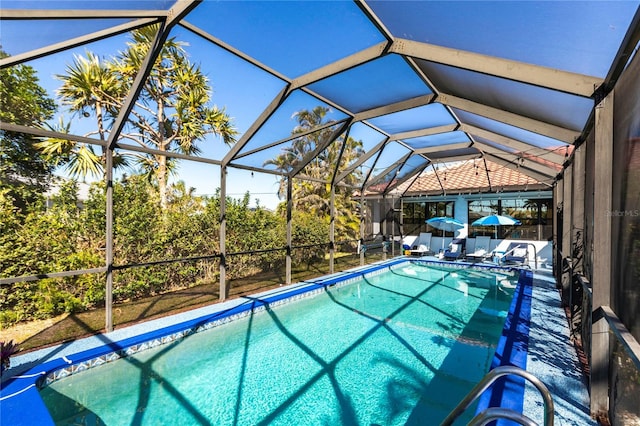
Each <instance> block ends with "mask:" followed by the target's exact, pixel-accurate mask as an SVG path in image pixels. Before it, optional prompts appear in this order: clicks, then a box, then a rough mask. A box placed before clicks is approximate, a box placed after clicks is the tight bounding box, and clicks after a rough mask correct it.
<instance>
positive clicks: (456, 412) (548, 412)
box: [440, 365, 554, 426]
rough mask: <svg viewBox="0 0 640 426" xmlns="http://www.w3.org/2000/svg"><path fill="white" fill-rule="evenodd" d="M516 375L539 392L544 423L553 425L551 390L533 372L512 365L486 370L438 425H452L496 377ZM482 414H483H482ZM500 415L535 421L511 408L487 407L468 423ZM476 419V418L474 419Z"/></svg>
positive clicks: (526, 423) (526, 422) (526, 421)
mask: <svg viewBox="0 0 640 426" xmlns="http://www.w3.org/2000/svg"><path fill="white" fill-rule="evenodd" d="M511 374H513V375H516V376H520V377H523V378H524V379H526V380H528V381H529V382H531V384H533V385H534V386H535V387H536V388H537V389H538V391H539V392H540V394H541V395H542V399H543V400H544V425H545V426H553V412H554V409H553V399H552V398H551V392H549V389H547V387H546V386H545V385H544V383H542V381H540V379H538V378H537V377H536V376H534V375H533V374H531V373H529V372H528V371H525V370H523V369H521V368H518V367H515V366H512V365H503V366H500V367H496V368H494V369H493V370H491V371H490V372H488V373H487V374H486V375H485V376H484V377H483V378H482V380H480V382H478V384H477V385H476V386H475V387H474V388H473V389H471V392H469V394H468V395H467V396H466V397H465V398H464V399H463V400H462V401H460V403H459V404H458V405H457V406H456V408H454V409H453V411H451V413H449V415H448V416H447V418H446V419H444V420H443V422H442V423H441V424H440V426H448V425H452V424H453V422H454V421H455V420H456V419H457V418H458V417H460V415H461V414H462V413H463V412H464V411H465V410H466V409H467V408H469V407H470V406H471V404H473V402H474V401H475V400H476V399H477V398H478V397H479V396H480V395H481V394H482V393H483V392H484V391H485V390H487V389H488V388H489V386H491V385H492V384H493V382H495V381H496V380H497V379H499V378H500V377H502V376H508V375H511ZM483 414H484V415H483ZM497 415H498V416H500V417H504V416H507V417H505V418H509V419H511V420H516V421H524V422H525V423H521V424H524V425H530V424H534V425H535V423H529V422H532V421H531V419H529V418H527V417H525V416H523V415H521V414H519V413H515V412H513V411H511V410H506V409H501V410H493V409H491V408H488V409H487V410H485V411H484V412H483V413H480V414H479V415H478V416H476V417H474V419H473V420H472V422H471V423H470V424H482V425H484V424H486V423H484V421H485V419H486V418H488V419H489V420H487V422H488V421H491V420H495V418H494V416H497ZM511 416H516V417H517V418H511ZM476 419H477V420H476ZM474 421H478V422H483V423H473V422H474Z"/></svg>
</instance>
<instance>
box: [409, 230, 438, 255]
mask: <svg viewBox="0 0 640 426" xmlns="http://www.w3.org/2000/svg"><path fill="white" fill-rule="evenodd" d="M409 253H411V255H412V256H426V255H428V254H433V251H431V232H421V233H420V235H419V236H418V238H416V240H415V241H414V242H413V246H412V249H411V250H410V251H409Z"/></svg>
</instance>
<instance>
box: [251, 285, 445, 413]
mask: <svg viewBox="0 0 640 426" xmlns="http://www.w3.org/2000/svg"><path fill="white" fill-rule="evenodd" d="M443 279H444V277H443V278H442V279H440V280H438V281H436V282H434V283H431V285H429V286H427V287H425V288H424V289H423V290H422V291H420V292H419V293H418V294H415V295H410V294H405V293H402V292H398V291H394V290H389V289H385V288H381V287H377V288H378V289H381V290H383V291H386V292H390V293H394V294H396V295H398V296H402V297H404V298H405V299H406V301H404V303H402V304H401V305H400V306H399V307H398V308H396V309H395V310H393V311H392V312H390V313H389V314H387V315H386V316H385V317H384V318H377V317H376V316H372V315H370V314H368V313H365V312H362V311H360V310H358V309H356V308H355V307H353V306H350V305H348V304H346V303H344V302H341V301H339V300H337V298H336V297H335V295H334V294H333V293H332V292H331V290H330V289H328V290H327V291H326V294H327V295H328V297H329V298H330V299H331V300H332V301H333V303H335V304H336V305H339V306H341V307H343V308H345V309H347V310H349V311H351V312H355V313H357V314H358V315H361V316H363V317H366V318H368V319H370V320H374V321H375V322H374V325H373V326H372V327H370V328H369V329H368V330H367V331H366V332H365V333H364V334H362V335H361V336H360V337H359V338H357V339H356V340H355V341H354V342H353V343H352V344H351V345H349V346H347V347H346V348H345V349H344V350H343V351H342V352H340V353H339V354H338V355H337V356H335V357H334V358H333V359H332V360H331V361H325V360H323V359H322V358H321V357H320V356H319V355H318V354H317V353H315V352H314V351H313V350H312V349H311V348H310V347H308V346H307V345H305V344H304V343H303V342H302V341H301V340H300V339H299V338H297V337H296V336H295V335H294V334H293V333H292V332H291V331H289V329H288V328H287V327H286V326H285V324H283V323H282V321H281V320H280V319H279V317H278V316H277V314H276V313H275V312H274V311H273V310H272V309H270V308H269V307H267V312H268V314H269V316H270V317H271V319H272V321H273V323H274V324H275V326H276V327H277V328H278V330H279V331H280V332H281V333H282V334H283V335H285V336H286V337H287V338H288V339H289V340H290V341H291V342H293V343H294V344H295V345H296V346H297V347H298V348H300V349H302V350H303V351H304V352H305V353H306V354H307V355H308V356H309V357H311V359H313V360H314V362H315V363H317V364H318V366H319V367H320V370H319V371H318V372H317V373H316V374H315V375H314V376H313V377H311V379H309V380H307V381H306V382H305V383H304V384H303V385H302V386H301V387H299V388H298V389H297V390H296V391H295V392H294V393H292V394H291V395H290V396H289V397H288V398H287V399H286V400H285V401H284V402H282V403H281V404H280V405H279V406H278V407H277V408H275V409H274V410H272V411H271V412H270V413H268V414H267V415H266V416H265V417H264V418H263V419H262V420H261V421H260V422H259V423H257V424H259V425H268V424H271V423H272V422H273V421H274V420H276V419H277V418H278V417H279V416H280V415H281V414H282V413H284V412H285V411H286V410H287V409H288V407H290V406H291V405H292V404H293V403H294V402H295V401H296V400H298V399H299V398H300V397H301V396H302V395H304V394H305V393H306V392H307V391H308V390H309V389H310V388H311V387H312V386H313V385H314V384H315V383H317V382H318V381H319V380H321V379H322V378H324V377H327V378H328V379H329V381H330V383H331V386H332V389H333V392H334V393H335V396H336V399H337V401H338V404H339V408H340V410H341V413H340V421H341V424H343V425H358V424H360V423H359V420H358V417H357V415H356V407H354V406H353V402H352V400H351V399H350V398H349V397H348V395H346V394H345V393H344V392H343V390H342V388H341V386H340V385H339V383H338V378H337V377H336V368H337V366H338V364H339V363H340V362H341V361H343V360H344V359H345V358H346V357H347V356H348V355H349V354H351V353H352V352H354V351H355V350H356V349H357V348H358V347H360V346H361V345H363V344H364V343H365V341H367V340H368V339H369V338H371V337H372V336H373V335H374V334H375V333H377V332H378V331H380V330H385V331H386V332H388V333H389V334H390V335H392V336H393V337H394V338H395V339H396V340H397V341H398V342H399V343H400V344H401V345H402V346H404V348H405V349H406V350H408V351H409V352H410V353H411V354H412V355H413V356H414V357H415V358H416V359H417V360H419V362H420V363H421V364H422V365H423V366H425V367H426V368H428V369H429V370H430V371H431V372H434V373H435V372H436V371H437V368H436V367H435V366H433V365H431V364H430V363H429V361H428V360H427V359H426V357H424V356H423V355H422V354H420V353H419V351H417V350H416V349H415V348H414V347H413V346H412V345H411V344H410V343H409V342H408V341H407V340H406V339H404V338H403V337H402V336H400V335H399V334H398V333H397V332H396V331H395V330H394V329H393V328H392V327H391V326H390V322H391V321H392V320H393V319H394V318H395V317H397V316H398V315H399V314H400V313H402V312H403V311H405V310H406V309H407V308H409V307H410V306H412V305H413V304H415V303H422V304H425V303H427V302H425V301H424V300H422V299H421V298H422V297H423V296H424V295H425V294H427V293H428V292H429V291H430V290H431V288H433V287H434V286H436V285H438V284H439V283H440V282H441V281H442V280H443ZM423 281H424V280H423ZM364 282H365V283H367V284H368V285H371V286H373V284H371V282H370V281H369V280H367V279H364ZM256 300H259V299H256ZM377 362H378V363H384V364H387V365H391V366H394V367H395V368H398V369H400V370H403V371H405V372H406V374H407V376H408V377H414V378H419V377H421V376H422V373H421V372H419V371H416V370H415V369H414V368H412V367H410V366H409V365H405V364H403V363H401V362H399V361H397V360H395V359H393V358H388V359H385V358H379V359H378V360H377ZM387 383H388V384H387V388H388V391H389V395H388V396H389V398H390V402H389V404H390V406H389V407H387V408H388V409H389V412H391V413H392V416H397V415H399V414H400V413H403V412H406V409H407V407H406V406H405V405H406V398H404V397H398V393H397V391H401V390H402V389H407V388H409V389H411V392H413V393H415V391H416V389H417V390H418V392H419V393H421V394H422V393H423V392H422V391H423V390H424V387H425V385H426V384H425V383H424V382H423V381H421V380H420V379H417V380H416V382H415V383H413V384H410V383H406V381H400V382H394V381H393V379H390V380H389V381H388V382H387ZM390 420H393V419H390ZM327 424H329V423H328V422H327Z"/></svg>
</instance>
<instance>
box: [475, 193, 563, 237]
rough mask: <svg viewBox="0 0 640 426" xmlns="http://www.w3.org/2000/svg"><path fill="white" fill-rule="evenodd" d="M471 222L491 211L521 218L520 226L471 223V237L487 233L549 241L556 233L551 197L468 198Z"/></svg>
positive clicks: (491, 212)
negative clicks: (475, 224) (472, 199)
mask: <svg viewBox="0 0 640 426" xmlns="http://www.w3.org/2000/svg"><path fill="white" fill-rule="evenodd" d="M468 206H469V224H471V223H473V221H475V220H476V219H479V218H481V217H483V216H489V215H492V214H501V215H505V216H511V217H513V218H515V219H518V220H519V221H520V222H521V223H522V225H519V226H498V227H493V226H472V227H470V229H469V236H470V237H476V236H479V235H487V236H491V237H493V238H496V235H497V238H499V239H505V238H508V239H512V240H518V239H521V240H549V239H551V238H552V233H553V225H552V224H553V222H552V220H553V217H552V215H553V209H552V208H551V206H552V200H550V199H540V200H538V199H527V198H509V199H503V200H474V201H469V205H468Z"/></svg>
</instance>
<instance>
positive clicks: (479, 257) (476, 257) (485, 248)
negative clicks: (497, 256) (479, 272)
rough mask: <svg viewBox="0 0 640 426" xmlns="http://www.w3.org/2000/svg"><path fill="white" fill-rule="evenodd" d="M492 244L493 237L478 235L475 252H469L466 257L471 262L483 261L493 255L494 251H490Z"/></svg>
mask: <svg viewBox="0 0 640 426" xmlns="http://www.w3.org/2000/svg"><path fill="white" fill-rule="evenodd" d="M490 245H491V237H476V245H475V247H474V249H473V253H467V254H466V256H465V259H466V260H469V261H471V262H482V261H484V260H487V259H490V258H491V257H492V256H493V253H492V252H490V251H489V246H490Z"/></svg>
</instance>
